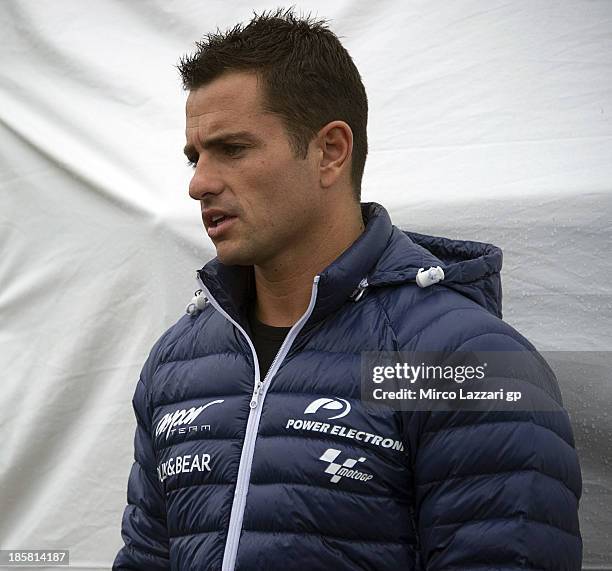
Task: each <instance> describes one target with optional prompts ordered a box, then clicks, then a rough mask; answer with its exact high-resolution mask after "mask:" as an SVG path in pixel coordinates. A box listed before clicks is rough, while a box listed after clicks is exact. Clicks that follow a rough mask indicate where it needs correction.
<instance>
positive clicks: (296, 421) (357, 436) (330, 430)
mask: <svg viewBox="0 0 612 571" xmlns="http://www.w3.org/2000/svg"><path fill="white" fill-rule="evenodd" d="M350 412H351V405H350V403H349V402H348V401H347V400H345V399H340V398H338V399H333V398H318V399H316V400H314V401H312V402H311V403H310V404H309V405H308V406H307V407H306V408H305V409H304V416H311V417H312V416H315V418H316V417H321V416H323V417H324V418H325V419H326V420H337V419H340V418H344V417H345V416H347V415H348V414H349V413H350ZM334 413H336V414H334ZM285 429H286V430H299V431H303V430H307V431H309V432H318V433H323V434H331V435H333V436H341V437H343V438H348V439H349V440H355V441H357V442H364V443H366V444H372V445H374V446H380V447H381V448H389V449H391V450H396V451H398V452H403V451H404V443H403V442H402V441H401V440H396V439H394V438H388V437H385V436H381V435H379V434H373V433H371V432H368V431H367V430H359V429H357V428H350V427H348V426H345V425H343V424H335V423H331V422H324V421H322V420H316V419H313V418H289V419H287V422H286V424H285Z"/></svg>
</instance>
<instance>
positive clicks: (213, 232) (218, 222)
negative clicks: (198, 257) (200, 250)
mask: <svg viewBox="0 0 612 571" xmlns="http://www.w3.org/2000/svg"><path fill="white" fill-rule="evenodd" d="M236 219H237V216H221V215H219V216H215V217H214V218H212V219H211V221H210V224H209V225H208V235H209V236H210V237H211V238H216V237H217V236H219V235H220V234H221V233H222V232H224V231H225V229H226V228H229V227H230V226H231V225H232V224H233V222H234V220H236Z"/></svg>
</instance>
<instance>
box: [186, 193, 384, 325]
mask: <svg viewBox="0 0 612 571" xmlns="http://www.w3.org/2000/svg"><path fill="white" fill-rule="evenodd" d="M361 213H362V216H363V220H364V224H365V230H364V232H363V233H362V234H361V235H360V236H359V238H357V240H355V242H353V244H351V246H349V248H348V249H346V250H345V251H344V252H343V253H342V254H341V255H340V256H339V257H338V258H336V259H335V260H334V261H333V262H332V263H331V264H330V265H329V266H327V267H326V268H325V269H324V270H323V271H322V272H320V273H319V276H320V278H319V284H318V292H317V300H316V303H315V306H314V309H313V311H312V314H311V316H310V318H309V320H308V324H307V325H308V327H310V326H311V325H313V324H314V323H316V322H318V321H320V320H321V319H323V318H325V317H326V316H327V315H329V314H330V313H332V312H334V311H335V310H336V309H338V308H339V307H340V306H341V305H342V304H343V303H344V302H345V301H346V300H347V299H348V298H349V297H350V295H351V293H352V292H353V291H354V290H355V288H356V287H357V285H358V284H359V282H360V281H361V280H362V279H363V278H364V277H365V276H366V275H367V273H368V271H369V270H370V269H371V268H372V267H373V266H374V265H375V264H376V262H377V260H378V259H379V258H380V257H381V255H382V254H383V252H384V251H385V248H386V246H387V243H388V242H389V239H390V237H391V234H392V231H393V225H392V224H391V219H390V218H389V214H388V212H387V211H386V209H385V208H384V207H383V206H381V205H380V204H377V203H375V202H370V203H362V204H361ZM198 274H199V276H200V279H201V280H202V282H203V283H204V285H205V286H206V287H207V289H208V290H209V291H210V293H211V295H212V296H213V297H214V298H215V299H216V301H217V302H218V303H219V305H220V306H221V307H222V308H223V309H224V310H225V311H226V312H227V313H228V314H229V315H230V316H231V317H232V318H233V319H235V320H236V321H238V322H239V323H241V324H244V323H246V311H247V308H248V303H249V302H250V301H251V300H252V299H253V297H254V295H255V278H254V273H253V266H229V265H225V264H222V263H221V262H220V261H219V260H218V258H216V257H215V258H213V259H212V260H211V261H210V262H208V263H207V264H206V265H205V266H204V267H203V268H202V269H201V270H199V271H198Z"/></svg>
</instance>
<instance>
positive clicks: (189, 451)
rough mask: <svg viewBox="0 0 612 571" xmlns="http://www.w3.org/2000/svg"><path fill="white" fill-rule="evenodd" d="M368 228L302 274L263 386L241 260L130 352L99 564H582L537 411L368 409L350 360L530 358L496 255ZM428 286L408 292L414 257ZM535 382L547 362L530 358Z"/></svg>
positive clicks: (370, 221)
mask: <svg viewBox="0 0 612 571" xmlns="http://www.w3.org/2000/svg"><path fill="white" fill-rule="evenodd" d="M362 212H363V215H364V221H365V222H366V230H365V232H364V233H363V234H362V235H361V236H360V237H359V239H358V240H356V241H355V242H354V243H353V245H352V246H351V247H350V248H349V249H348V250H346V251H345V252H344V253H343V254H342V255H341V256H340V257H339V258H337V259H336V260H335V261H334V262H333V263H332V264H331V265H330V266H328V267H327V268H326V269H325V270H324V271H323V272H321V274H319V275H318V276H316V277H315V279H314V283H313V288H312V297H311V301H310V305H309V306H308V309H307V311H306V313H305V314H304V315H303V316H302V318H301V319H300V320H299V321H298V322H297V323H296V324H295V325H294V326H293V327H292V329H291V331H290V332H289V334H288V335H287V337H286V339H285V341H284V342H283V345H282V346H281V348H280V350H279V353H278V354H277V356H276V358H275V360H274V362H273V363H272V365H271V367H270V370H269V372H268V374H267V376H266V379H265V382H262V380H261V379H260V376H259V366H258V362H257V358H256V354H255V351H254V348H253V344H252V342H251V340H250V338H249V337H248V333H247V331H248V329H247V318H246V313H245V311H246V304H247V300H248V299H249V295H251V293H252V287H253V275H252V268H250V267H244V266H243V267H239V266H224V265H222V264H220V263H219V262H218V260H217V259H216V258H215V259H213V260H212V261H210V262H209V263H208V264H206V266H204V268H203V269H202V270H200V271H199V272H198V276H199V278H200V280H201V283H202V289H203V295H205V298H204V297H203V296H199V297H198V298H197V300H196V301H197V303H196V304H195V305H190V306H189V308H188V309H189V311H188V312H187V313H186V314H185V315H184V316H183V317H182V318H180V319H179V320H178V322H177V323H175V324H174V325H173V326H172V327H171V328H170V329H168V330H167V331H166V332H165V333H164V334H163V335H162V336H161V338H160V339H159V340H158V341H157V343H156V344H155V345H154V347H153V349H152V350H151V353H150V355H149V358H148V359H147V361H146V363H145V365H144V367H143V370H142V373H141V376H140V379H139V381H138V384H137V387H136V392H135V394H134V399H133V406H134V410H135V413H136V419H137V429H136V435H135V442H134V445H135V462H134V464H133V467H132V470H131V473H130V476H129V482H128V505H127V507H126V509H125V512H124V516H123V523H122V536H123V539H124V542H125V545H124V547H123V548H122V549H121V550H120V551H119V553H118V554H117V557H116V559H115V562H114V566H113V569H140V570H143V571H144V570H147V571H155V570H162V569H175V570H179V569H180V570H182V571H196V570H197V571H217V570H223V571H230V570H234V569H235V570H239V571H255V570H262V571H264V570H265V571H273V570H277V569H278V570H282V571H305V570H308V571H330V570H333V571H355V570H371V571H374V570H376V571H383V570H385V571H387V570H388V571H399V570H403V571H410V570H415V569H429V570H438V569H440V570H441V569H444V570H451V569H452V570H475V569H477V570H485V569H497V570H499V569H504V570H506V569H507V570H510V569H513V570H514V569H533V570H536V569H537V570H549V569H550V570H553V569H554V570H555V571H563V570H579V569H580V566H581V558H582V543H581V538H580V532H579V525H578V515H577V511H578V500H579V497H580V493H581V475H580V468H579V463H578V458H577V455H576V451H575V449H574V441H573V436H572V429H571V425H570V422H569V419H568V415H567V413H566V412H565V411H564V410H563V408H562V407H561V404H560V396H559V394H558V388H557V387H556V381H554V377H553V385H554V386H553V389H551V391H550V393H551V394H550V398H552V399H555V400H556V401H557V402H559V409H558V410H557V411H552V412H518V411H516V412H508V411H504V412H488V413H485V412H482V413H479V412H471V413H470V412H405V411H404V412H396V411H393V410H390V409H389V410H386V409H383V408H380V410H376V411H373V410H372V407H366V406H365V404H364V403H363V402H362V401H361V398H360V395H361V393H360V354H361V352H362V351H398V350H402V351H439V350H448V351H453V350H459V349H460V350H466V351H467V350H487V349H492V348H495V349H496V350H500V351H505V350H530V351H535V349H534V347H533V346H532V345H531V344H530V343H529V341H527V340H526V339H525V338H524V337H523V336H522V335H520V334H519V333H518V332H517V331H515V330H514V329H513V328H512V327H510V326H509V325H508V324H506V323H505V322H503V321H502V320H501V284H500V275H499V272H500V269H501V264H502V253H501V251H500V249H499V248H497V247H495V246H492V245H490V244H484V243H479V242H469V241H458V240H449V239H446V238H441V237H433V236H426V235H422V234H417V233H414V232H404V231H402V230H400V229H398V228H397V227H395V226H393V225H392V223H391V220H390V219H389V215H388V213H387V211H386V210H385V209H384V208H383V207H382V206H380V205H379V204H376V203H363V204H362ZM436 266H440V267H441V268H442V269H443V271H444V279H443V280H442V281H439V282H438V283H435V284H433V285H430V286H429V287H419V286H418V285H417V284H416V283H415V278H416V275H417V271H418V270H419V269H420V268H429V267H436ZM541 375H542V376H543V377H550V376H551V375H552V372H551V370H550V368H549V367H548V366H547V365H546V363H545V362H544V361H543V360H542V365H541Z"/></svg>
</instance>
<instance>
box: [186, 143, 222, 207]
mask: <svg viewBox="0 0 612 571" xmlns="http://www.w3.org/2000/svg"><path fill="white" fill-rule="evenodd" d="M213 162H214V161H212V160H211V159H210V158H207V157H206V156H205V154H204V153H202V154H201V155H200V157H199V158H198V164H197V165H196V167H195V170H194V172H193V176H192V177H191V181H190V182H189V196H191V198H193V199H194V200H202V199H203V197H204V195H206V194H219V193H220V192H222V191H223V188H224V183H223V179H222V177H221V175H220V173H219V171H218V169H217V168H215V165H214V164H213Z"/></svg>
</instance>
